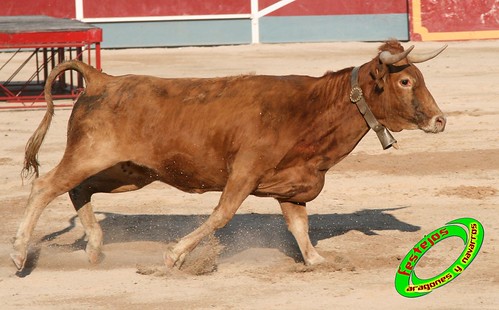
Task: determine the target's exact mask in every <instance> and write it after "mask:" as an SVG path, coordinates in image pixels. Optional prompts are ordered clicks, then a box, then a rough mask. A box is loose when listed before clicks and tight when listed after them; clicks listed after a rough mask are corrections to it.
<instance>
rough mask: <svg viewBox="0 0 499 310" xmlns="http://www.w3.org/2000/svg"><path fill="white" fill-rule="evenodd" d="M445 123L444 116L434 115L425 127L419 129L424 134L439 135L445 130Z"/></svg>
mask: <svg viewBox="0 0 499 310" xmlns="http://www.w3.org/2000/svg"><path fill="white" fill-rule="evenodd" d="M446 123H447V119H446V118H445V116H444V115H436V116H434V117H432V118H431V120H430V122H429V123H428V125H427V126H425V127H423V128H421V129H423V130H424V131H425V132H431V133H439V132H442V131H444V130H445V124H446Z"/></svg>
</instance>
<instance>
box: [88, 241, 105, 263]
mask: <svg viewBox="0 0 499 310" xmlns="http://www.w3.org/2000/svg"><path fill="white" fill-rule="evenodd" d="M85 252H86V253H87V257H88V261H89V262H90V264H92V265H97V264H100V263H101V262H102V261H103V260H104V254H102V251H101V250H98V249H95V248H92V247H88V246H87V248H86V249H85Z"/></svg>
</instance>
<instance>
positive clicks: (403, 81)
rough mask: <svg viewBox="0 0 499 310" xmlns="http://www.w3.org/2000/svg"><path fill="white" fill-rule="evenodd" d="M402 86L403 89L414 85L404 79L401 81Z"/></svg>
mask: <svg viewBox="0 0 499 310" xmlns="http://www.w3.org/2000/svg"><path fill="white" fill-rule="evenodd" d="M400 85H402V86H403V87H410V86H411V85H412V83H411V80H409V79H402V80H400Z"/></svg>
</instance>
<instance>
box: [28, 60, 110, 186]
mask: <svg viewBox="0 0 499 310" xmlns="http://www.w3.org/2000/svg"><path fill="white" fill-rule="evenodd" d="M66 70H76V71H78V72H79V73H81V74H82V75H83V78H84V79H85V82H86V83H87V86H88V84H89V83H90V81H91V80H92V79H93V76H95V74H100V72H99V71H97V70H96V69H94V68H92V67H91V66H89V65H87V64H85V63H83V62H80V61H77V60H71V61H68V62H64V63H61V64H59V65H58V66H57V67H55V68H54V69H53V70H52V72H51V73H50V75H49V77H48V78H47V80H46V81H45V89H44V91H45V101H46V102H47V111H46V113H45V115H44V116H43V119H42V121H41V123H40V124H39V125H38V128H37V129H36V130H35V132H34V133H33V135H32V136H31V138H29V140H28V142H27V143H26V148H25V154H24V167H23V170H22V172H21V175H22V177H23V178H27V177H29V176H30V175H32V174H35V176H36V177H38V176H39V169H38V168H39V166H40V163H39V162H38V158H37V157H38V151H39V150H40V146H41V145H42V142H43V140H44V139H45V135H46V134H47V131H48V129H49V127H50V123H51V122H52V117H53V116H54V102H53V99H52V83H53V82H54V80H55V79H56V78H57V76H58V75H59V74H61V73H62V72H64V71H66Z"/></svg>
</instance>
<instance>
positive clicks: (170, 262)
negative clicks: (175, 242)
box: [163, 249, 186, 269]
mask: <svg viewBox="0 0 499 310" xmlns="http://www.w3.org/2000/svg"><path fill="white" fill-rule="evenodd" d="M185 256H186V254H181V255H176V254H175V252H174V251H173V249H167V250H166V251H165V254H163V260H164V261H165V265H166V268H169V269H173V268H175V267H176V268H178V269H180V267H182V264H183V263H184V260H185Z"/></svg>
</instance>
